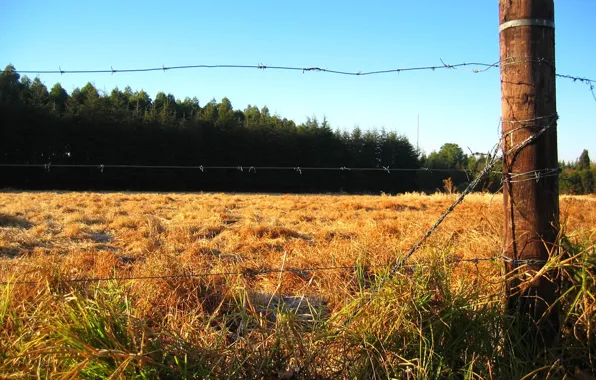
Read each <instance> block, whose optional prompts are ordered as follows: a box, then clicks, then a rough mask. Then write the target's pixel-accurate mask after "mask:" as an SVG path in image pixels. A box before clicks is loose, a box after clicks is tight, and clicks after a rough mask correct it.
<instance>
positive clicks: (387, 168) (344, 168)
mask: <svg viewBox="0 0 596 380" xmlns="http://www.w3.org/2000/svg"><path fill="white" fill-rule="evenodd" d="M0 167H14V168H27V167H31V168H44V169H46V170H48V169H50V168H95V169H100V170H101V171H102V172H103V170H105V169H110V168H112V169H173V170H201V171H202V172H204V171H205V170H238V171H244V170H247V171H248V172H249V173H250V172H251V171H252V172H254V173H255V174H256V170H288V171H309V170H312V171H315V170H321V171H384V172H411V171H426V172H466V173H471V172H473V171H472V170H470V169H445V168H428V167H421V168H391V167H390V166H382V167H380V168H375V167H353V168H352V167H347V166H339V167H309V166H254V165H238V166H204V165H200V166H196V165H135V164H130V165H129V164H118V165H111V164H52V163H47V164H10V163H0Z"/></svg>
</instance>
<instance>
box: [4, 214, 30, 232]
mask: <svg viewBox="0 0 596 380" xmlns="http://www.w3.org/2000/svg"><path fill="white" fill-rule="evenodd" d="M0 227H16V228H24V229H29V228H31V227H33V223H31V222H29V221H28V220H27V219H25V218H21V217H18V216H12V215H6V214H0Z"/></svg>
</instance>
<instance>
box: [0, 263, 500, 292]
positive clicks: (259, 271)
mask: <svg viewBox="0 0 596 380" xmlns="http://www.w3.org/2000/svg"><path fill="white" fill-rule="evenodd" d="M498 260H500V257H474V258H467V259H460V258H453V259H451V260H448V262H449V263H450V264H460V263H474V264H478V263H480V262H488V261H498ZM392 265H393V264H375V265H342V266H326V267H307V268H280V269H273V268H266V269H252V268H246V269H243V270H238V271H220V272H197V273H186V274H173V275H148V276H113V277H82V278H70V279H60V280H58V282H61V283H87V282H101V281H141V280H168V279H191V278H200V277H225V276H257V275H262V274H272V273H275V274H277V273H301V272H321V271H333V270H357V269H360V268H362V269H365V270H367V269H375V268H391V267H392ZM429 265H430V264H428V263H416V264H408V265H404V266H403V268H416V267H424V266H429ZM43 283H45V282H44V281H13V282H11V281H3V282H0V285H40V284H43Z"/></svg>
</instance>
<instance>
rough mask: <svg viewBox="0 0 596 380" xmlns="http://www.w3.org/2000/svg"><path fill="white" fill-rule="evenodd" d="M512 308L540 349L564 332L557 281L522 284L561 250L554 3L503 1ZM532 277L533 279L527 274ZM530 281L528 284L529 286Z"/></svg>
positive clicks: (508, 262)
mask: <svg viewBox="0 0 596 380" xmlns="http://www.w3.org/2000/svg"><path fill="white" fill-rule="evenodd" d="M499 25H500V26H499V33H500V50H501V96H502V98H501V108H502V111H501V112H502V123H503V124H502V125H503V136H502V137H503V175H504V188H503V203H504V208H505V239H504V246H503V256H504V261H505V267H506V269H507V271H508V272H510V273H511V272H513V273H516V276H510V277H509V279H508V281H507V285H506V293H507V294H506V296H507V310H508V312H509V313H510V314H512V315H516V316H517V317H519V319H517V320H518V321H520V324H519V328H520V330H519V332H522V333H524V334H525V333H527V335H526V338H527V339H526V342H527V343H528V344H530V345H531V346H532V347H534V349H538V350H543V349H544V348H546V347H548V346H550V345H552V343H553V342H554V340H555V339H556V337H557V335H558V332H559V315H558V309H557V308H556V307H554V308H549V306H551V305H553V304H554V303H555V300H556V298H555V297H556V293H557V286H556V283H555V282H554V281H553V280H552V279H550V278H548V276H541V277H540V278H536V280H535V281H533V282H531V283H530V284H529V285H530V286H529V287H523V289H522V288H520V287H519V285H520V283H522V282H523V278H520V275H523V276H526V277H528V276H530V275H533V274H535V273H536V271H538V270H540V268H542V267H543V265H544V263H545V262H546V260H547V259H548V258H549V254H550V253H551V252H554V251H555V243H556V238H557V233H558V227H559V191H558V189H559V178H558V158H557V130H556V121H557V111H556V96H555V95H556V92H555V26H554V2H553V0H499ZM528 278H529V277H528ZM526 285H528V284H527V283H526Z"/></svg>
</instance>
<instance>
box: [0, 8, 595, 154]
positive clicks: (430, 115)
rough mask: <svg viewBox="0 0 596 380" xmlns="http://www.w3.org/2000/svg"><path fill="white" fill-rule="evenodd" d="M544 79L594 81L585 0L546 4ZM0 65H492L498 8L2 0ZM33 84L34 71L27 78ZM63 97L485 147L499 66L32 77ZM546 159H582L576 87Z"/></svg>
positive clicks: (582, 107)
mask: <svg viewBox="0 0 596 380" xmlns="http://www.w3.org/2000/svg"><path fill="white" fill-rule="evenodd" d="M555 6H556V16H555V19H556V20H555V22H556V26H557V29H556V30H557V31H556V33H557V34H556V44H557V45H556V48H557V56H556V61H557V72H558V73H562V74H573V75H577V76H583V77H588V78H592V79H594V78H596V65H595V64H594V62H596V49H594V46H595V45H594V41H595V40H596V23H594V21H593V16H594V15H595V14H596V0H558V1H555ZM0 35H1V36H2V42H1V43H0V65H2V66H5V65H6V64H8V63H12V64H14V65H15V66H16V68H17V69H18V70H55V69H58V67H61V68H62V69H63V70H69V69H71V70H72V69H109V68H110V67H113V68H114V69H124V68H136V67H156V66H161V65H165V66H175V65H191V64H222V63H225V64H247V65H256V64H265V65H280V66H282V65H287V66H299V67H311V66H319V67H326V68H329V69H337V70H350V71H352V70H353V71H369V70H377V69H392V68H399V67H408V66H426V65H438V64H440V59H443V60H444V61H445V62H447V63H459V62H472V61H476V62H487V63H492V62H495V61H497V60H498V59H499V46H498V0H451V1H445V0H418V1H406V0H394V1H368V2H366V3H364V2H351V1H309V0H304V1H293V2H286V1H262V2H259V1H239V2H237V1H227V2H218V1H168V2H149V1H144V2H140V1H101V2H92V1H80V0H79V1H27V0H20V1H6V0H5V1H2V2H0ZM30 76H31V77H34V76H35V75H30ZM40 78H41V79H42V81H43V82H44V83H45V84H46V85H47V86H48V87H51V86H52V85H53V84H54V83H56V82H60V83H61V84H62V85H63V86H64V87H65V88H66V89H67V90H68V91H69V92H70V91H71V90H72V89H73V88H75V87H82V86H83V85H84V84H85V83H86V82H92V83H95V85H96V86H97V87H98V88H99V89H103V90H106V91H108V92H109V91H110V90H111V89H112V88H113V87H115V86H118V87H120V88H124V87H125V86H126V85H130V86H131V87H132V88H133V90H140V89H144V90H145V91H147V92H148V93H149V94H150V95H151V96H152V97H154V96H155V94H156V93H157V92H158V91H164V92H166V93H172V94H174V95H175V96H176V98H184V97H186V96H190V97H192V96H196V97H197V98H198V99H199V101H200V103H201V104H205V103H207V102H208V101H209V100H211V99H212V98H215V99H217V100H218V101H219V100H220V99H221V98H222V97H224V96H227V97H228V98H229V99H230V100H231V101H232V104H233V106H234V107H235V108H240V109H244V108H245V107H246V106H247V105H248V104H253V105H257V106H259V107H261V106H264V105H267V106H268V107H269V109H270V110H271V112H272V113H278V114H279V115H281V116H283V117H287V118H291V119H293V120H295V121H296V122H298V123H300V122H303V121H305V119H306V117H307V116H316V117H318V118H322V117H323V116H326V117H327V119H328V120H329V122H330V123H331V125H332V126H333V127H334V128H339V129H342V130H351V129H352V128H353V127H354V126H360V127H361V128H362V129H368V128H379V129H380V128H385V130H387V131H396V132H398V133H401V134H404V135H406V136H407V137H409V138H410V140H411V141H412V143H414V144H415V142H416V117H417V115H418V114H420V147H421V148H422V149H423V150H424V151H426V152H427V153H428V152H430V151H432V150H437V149H438V148H439V147H440V146H441V145H442V144H443V143H445V142H454V143H457V144H459V145H460V146H462V147H463V148H464V149H465V150H466V151H467V148H468V147H469V148H471V149H472V150H473V151H487V150H488V149H490V148H491V147H492V146H493V145H494V143H495V141H496V139H497V136H498V132H497V127H498V121H499V116H500V112H501V108H500V86H499V70H498V69H493V70H490V71H488V72H485V73H479V74H475V73H472V72H469V71H465V70H457V71H456V70H438V71H435V72H430V71H429V72H410V73H400V74H396V73H392V74H386V75H380V76H370V77H346V76H335V75H331V74H325V73H316V72H311V73H304V74H302V73H300V72H279V71H273V70H264V71H263V70H256V69H255V70H224V69H218V70H206V69H193V70H181V71H170V72H166V73H163V72H152V73H129V74H124V73H119V74H115V75H111V74H85V75H83V74H73V75H64V76H60V75H41V76H40ZM557 90H558V91H557V103H558V112H559V116H560V119H559V158H560V159H565V160H575V159H576V158H577V157H578V156H579V154H580V153H581V151H582V149H584V148H586V149H589V150H590V151H591V152H592V156H593V157H596V128H595V127H596V117H595V116H596V101H595V100H594V98H593V97H592V95H591V94H590V92H589V89H588V87H587V86H586V85H583V84H580V83H573V82H571V81H568V80H561V79H560V80H558V81H557Z"/></svg>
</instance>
